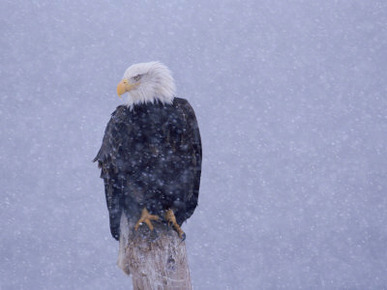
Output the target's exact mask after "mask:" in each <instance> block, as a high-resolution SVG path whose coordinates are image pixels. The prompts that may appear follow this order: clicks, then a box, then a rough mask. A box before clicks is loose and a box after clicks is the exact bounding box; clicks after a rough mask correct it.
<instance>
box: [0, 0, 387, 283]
mask: <svg viewBox="0 0 387 290" xmlns="http://www.w3.org/2000/svg"><path fill="white" fill-rule="evenodd" d="M165 2H166V1H140V2H138V3H130V2H128V1H115V2H114V3H107V2H105V1H83V2H82V3H79V2H78V1H62V2H61V3H60V4H56V3H54V2H53V1H2V3H1V4H0V6H1V7H0V15H1V18H0V19H1V20H0V21H1V26H0V27H1V28H0V30H1V35H0V39H1V46H0V50H1V51H0V52H1V53H0V55H1V58H0V61H1V69H0V84H1V88H2V92H3V93H2V96H1V98H0V134H1V135H0V137H1V141H0V170H1V178H0V188H1V189H2V190H1V192H2V193H3V198H2V200H1V201H0V206H1V211H0V219H1V229H2V230H1V231H0V239H1V244H0V254H1V256H2V257H3V259H2V260H1V262H0V286H1V288H2V289H113V288H114V289H128V288H129V287H130V285H131V281H130V279H128V278H127V277H126V276H125V275H124V274H123V273H122V272H121V270H120V269H119V268H118V267H117V266H116V258H117V254H118V243H117V242H116V241H115V240H113V239H112V238H111V236H110V233H109V226H108V215H107V209H106V204H105V197H104V191H103V182H102V180H101V179H99V170H98V169H97V168H96V166H95V164H92V163H91V160H92V159H93V157H94V156H95V154H96V153H97V150H98V149H99V146H100V144H101V141H102V136H103V131H104V128H105V126H106V123H107V121H108V120H109V117H110V114H111V113H112V112H113V111H114V109H115V107H116V106H117V105H119V104H121V100H120V99H119V98H118V97H117V96H116V93H115V88H116V85H117V83H118V82H119V81H120V79H121V77H122V75H123V73H124V71H125V69H126V68H127V67H128V66H129V65H131V64H133V63H137V62H145V61H151V60H159V61H161V62H163V63H165V64H166V65H167V66H169V68H170V69H171V70H172V71H173V73H174V77H175V79H176V84H177V95H178V96H179V97H183V98H186V99H188V100H189V102H190V103H191V105H192V106H193V107H194V109H195V111H196V114H197V118H198V121H199V125H200V129H201V134H202V141H203V154H204V161H203V172H202V184H201V190H200V198H199V207H198V208H197V210H196V212H195V213H194V215H193V216H192V217H191V219H189V220H188V222H187V223H186V224H184V226H183V229H184V230H185V232H186V233H187V247H188V253H189V263H190V267H191V275H192V280H193V285H194V287H195V289H268V288H269V289H278V288H286V289H295V288H297V289H312V288H313V289H322V288H325V289H327V288H328V289H332V288H347V289H348V288H351V289H367V288H369V289H376V288H382V287H386V286H387V278H386V275H385V273H386V271H387V251H386V248H385V247H386V246H385V245H386V244H387V228H386V226H385V225H386V224H387V211H386V208H387V194H386V191H387V178H386V176H387V158H386V156H387V135H386V132H387V94H386V93H387V85H386V83H387V82H386V81H387V80H386V74H387V73H386V66H387V37H386V35H387V31H386V30H387V25H386V23H387V2H385V1H290V2H287V4H286V5H285V4H284V3H285V2H283V1H281V2H280V1H269V0H267V1H253V0H251V1H194V3H191V2H192V1H191V2H188V1H167V3H165Z"/></svg>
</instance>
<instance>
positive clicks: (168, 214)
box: [165, 209, 185, 240]
mask: <svg viewBox="0 0 387 290" xmlns="http://www.w3.org/2000/svg"><path fill="white" fill-rule="evenodd" d="M165 219H166V220H167V221H168V224H172V225H173V227H174V228H175V230H176V232H177V233H178V234H179V237H180V239H182V240H184V239H185V233H184V231H183V230H182V229H181V227H180V226H179V224H178V223H177V222H176V217H175V214H174V213H173V211H172V210H171V209H170V210H168V211H167V212H166V213H165Z"/></svg>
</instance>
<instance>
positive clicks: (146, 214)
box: [134, 207, 159, 231]
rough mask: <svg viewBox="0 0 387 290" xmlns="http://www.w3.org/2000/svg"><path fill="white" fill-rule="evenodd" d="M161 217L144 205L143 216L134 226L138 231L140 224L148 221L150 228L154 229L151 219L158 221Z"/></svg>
mask: <svg viewBox="0 0 387 290" xmlns="http://www.w3.org/2000/svg"><path fill="white" fill-rule="evenodd" d="M158 219H159V217H158V216H157V215H153V214H150V213H149V212H148V210H147V209H146V208H145V207H144V208H143V210H142V212H141V217H140V219H139V220H138V222H137V223H136V225H135V226H134V230H135V231H137V230H138V228H139V226H140V225H141V224H142V223H146V225H147V226H148V228H149V229H150V230H151V231H153V225H152V222H151V221H157V220H158Z"/></svg>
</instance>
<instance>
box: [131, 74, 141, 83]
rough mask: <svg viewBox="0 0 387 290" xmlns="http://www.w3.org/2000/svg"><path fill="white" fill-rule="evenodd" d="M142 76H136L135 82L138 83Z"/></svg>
mask: <svg viewBox="0 0 387 290" xmlns="http://www.w3.org/2000/svg"><path fill="white" fill-rule="evenodd" d="M141 77H142V75H136V76H134V77H133V79H134V81H136V82H138V81H139V80H140V79H141Z"/></svg>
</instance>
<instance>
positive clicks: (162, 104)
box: [93, 62, 202, 240]
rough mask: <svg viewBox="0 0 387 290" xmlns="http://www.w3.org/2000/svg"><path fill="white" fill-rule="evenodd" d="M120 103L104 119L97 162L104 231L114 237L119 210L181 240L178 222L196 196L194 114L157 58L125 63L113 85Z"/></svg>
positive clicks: (198, 150)
mask: <svg viewBox="0 0 387 290" xmlns="http://www.w3.org/2000/svg"><path fill="white" fill-rule="evenodd" d="M117 93H118V95H119V96H120V97H121V95H124V94H125V93H128V98H127V101H126V104H124V105H121V106H118V107H117V109H116V110H115V111H114V112H113V113H112V116H111V119H110V121H109V122H108V124H107V127H106V130H105V135H104V137H103V141H102V146H101V149H100V150H99V152H98V154H97V156H96V157H95V158H94V160H93V161H94V162H96V161H98V166H99V168H101V178H102V179H103V180H104V184H105V195H106V202H107V207H108V211H109V221H110V232H111V234H112V236H113V237H114V238H115V239H116V240H119V237H120V220H121V215H122V214H125V215H126V216H127V217H128V218H130V219H133V220H135V221H137V223H136V224H135V227H134V229H135V230H137V229H138V228H139V226H141V225H142V224H143V223H145V224H146V225H147V226H148V227H149V229H150V230H151V231H152V230H153V224H152V221H158V222H164V223H167V224H169V225H172V226H173V228H174V229H175V230H176V232H177V233H178V234H179V236H180V238H182V239H185V233H184V232H183V230H182V229H181V225H182V223H183V222H184V221H185V220H187V219H188V218H189V217H190V216H191V215H192V214H193V212H194V210H195V208H196V206H197V202H198V196H199V184H200V174H201V161H202V148H201V147H202V146H201V140H200V133H199V128H198V124H197V121H196V117H195V113H194V111H193V109H192V107H191V106H190V104H189V103H188V101H187V100H185V99H182V98H177V97H175V83H174V80H173V78H172V75H171V73H170V71H169V69H168V68H167V67H166V66H165V65H163V64H161V63H160V62H150V63H139V64H135V65H132V66H130V67H129V68H128V69H127V70H126V71H125V74H124V77H123V79H122V80H121V81H120V82H119V84H118V86H117Z"/></svg>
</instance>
